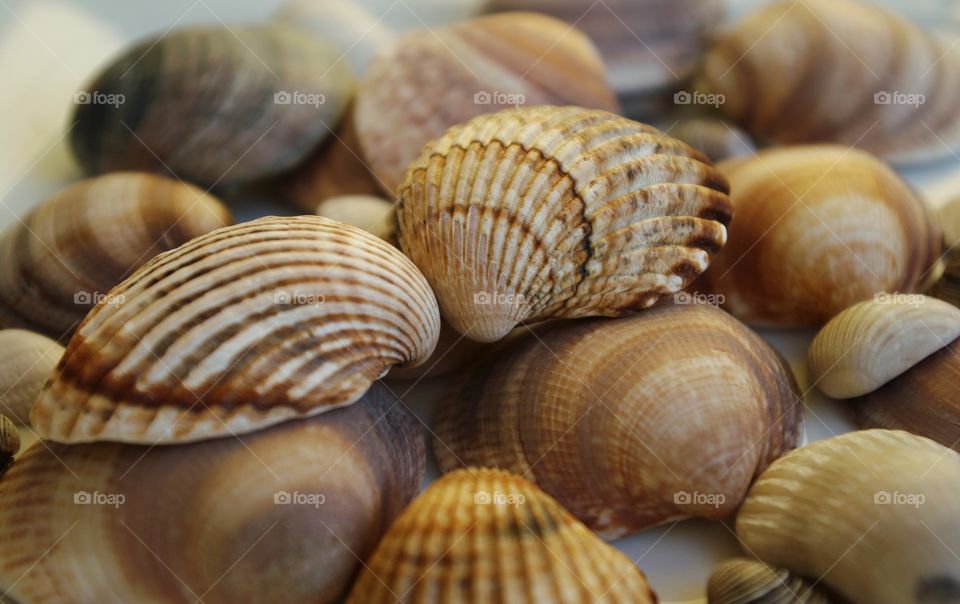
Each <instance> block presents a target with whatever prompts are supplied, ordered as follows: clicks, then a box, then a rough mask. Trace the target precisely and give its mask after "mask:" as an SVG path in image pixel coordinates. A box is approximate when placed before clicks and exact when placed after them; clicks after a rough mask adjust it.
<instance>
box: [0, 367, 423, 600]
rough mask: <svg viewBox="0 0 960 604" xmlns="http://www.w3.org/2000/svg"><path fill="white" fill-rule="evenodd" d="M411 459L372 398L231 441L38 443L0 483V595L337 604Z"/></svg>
mask: <svg viewBox="0 0 960 604" xmlns="http://www.w3.org/2000/svg"><path fill="white" fill-rule="evenodd" d="M425 457H426V455H425V451H424V447H423V441H422V435H421V433H420V429H419V424H418V423H417V420H416V419H415V418H414V417H413V415H412V414H411V413H409V412H408V411H407V410H406V409H405V408H404V406H403V405H402V404H398V403H397V402H396V399H395V398H394V397H392V396H390V395H389V394H388V393H387V392H386V391H385V388H384V387H382V386H380V385H379V384H378V385H375V386H374V388H373V389H371V390H370V392H369V393H368V394H366V395H365V396H364V397H363V398H362V399H361V400H360V401H359V402H358V403H357V404H355V405H352V406H350V407H348V408H345V409H338V410H335V411H332V412H330V413H325V414H323V415H321V416H318V417H313V418H307V419H301V420H296V421H291V422H287V423H284V424H281V425H279V426H274V427H272V428H269V429H266V430H262V431H259V432H256V433H254V434H249V435H244V437H243V439H242V440H241V439H239V438H224V439H218V440H214V441H208V442H204V443H197V444H191V445H182V446H176V447H149V448H148V447H145V446H134V445H123V444H115V443H94V444H87V445H74V446H67V445H58V444H53V443H51V444H47V445H41V444H36V445H35V446H34V447H33V448H32V449H30V450H29V451H28V452H27V453H25V454H24V455H23V456H22V457H21V458H20V459H18V460H17V461H16V462H15V463H14V465H13V468H12V469H11V470H10V472H8V473H7V475H6V476H5V477H4V479H3V481H2V482H0V515H2V517H3V522H2V523H0V586H2V588H3V589H4V591H5V593H8V594H9V595H11V596H13V597H14V598H16V599H17V600H18V601H20V602H32V603H34V604H84V603H88V602H168V603H171V604H194V603H195V602H198V601H201V600H202V601H203V602H207V603H209V604H214V603H227V602H263V603H271V602H275V603H278V604H279V603H287V602H336V601H338V598H339V597H340V596H341V595H342V594H343V592H344V591H345V590H346V589H347V588H348V586H349V584H350V581H351V579H352V578H353V576H354V574H355V573H356V570H357V569H358V567H360V565H361V562H360V560H362V559H363V558H364V557H365V556H367V555H368V554H369V553H370V551H372V549H373V547H374V546H375V545H376V543H377V541H378V540H379V538H380V536H381V535H382V534H383V532H384V531H385V530H386V529H387V527H388V526H390V524H391V522H392V521H393V519H394V518H395V517H396V516H397V515H398V514H399V512H400V510H402V509H403V508H404V506H406V504H407V503H408V502H409V501H410V500H411V499H412V498H413V496H414V495H415V494H416V492H417V489H418V488H419V484H420V481H421V479H422V476H423V471H424V465H425V461H426V459H425ZM7 590H9V591H7Z"/></svg>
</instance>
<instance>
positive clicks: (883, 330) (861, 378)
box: [809, 294, 960, 398]
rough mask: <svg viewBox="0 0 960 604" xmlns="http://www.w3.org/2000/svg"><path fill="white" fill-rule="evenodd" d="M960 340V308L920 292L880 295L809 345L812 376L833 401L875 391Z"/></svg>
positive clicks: (833, 323) (836, 321) (845, 313)
mask: <svg viewBox="0 0 960 604" xmlns="http://www.w3.org/2000/svg"><path fill="white" fill-rule="evenodd" d="M957 337H960V308H957V307H955V306H951V305H950V304H947V303H946V302H943V301H940V300H937V299H935V298H927V297H926V296H922V295H920V294H916V295H909V296H904V295H896V294H880V295H878V296H877V297H876V298H874V299H873V300H867V301H864V302H861V303H859V304H855V305H854V306H851V307H850V308H848V309H847V310H845V311H843V312H841V313H840V314H838V315H837V316H836V317H834V318H833V319H831V320H830V322H829V323H827V324H826V326H824V328H823V329H821V330H820V333H818V334H817V337H816V338H814V340H813V344H812V345H811V346H810V355H809V357H810V372H811V376H812V377H813V379H814V383H815V384H816V385H817V387H818V388H819V389H820V390H821V391H823V393H824V394H826V395H827V396H832V397H833V398H851V397H855V396H860V395H863V394H867V393H868V392H873V391H874V390H876V389H877V388H879V387H880V386H882V385H884V384H886V383H887V382H889V381H890V380H892V379H893V378H895V377H897V376H898V375H900V374H901V373H903V372H904V371H907V370H908V369H910V368H911V367H913V366H914V365H916V364H917V363H919V362H920V361H922V360H923V359H925V358H927V357H928V356H930V355H931V354H933V353H934V352H936V351H938V350H940V349H941V348H943V347H944V346H946V345H948V344H949V343H950V342H952V341H953V340H955V339H957Z"/></svg>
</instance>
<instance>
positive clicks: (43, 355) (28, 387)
mask: <svg viewBox="0 0 960 604" xmlns="http://www.w3.org/2000/svg"><path fill="white" fill-rule="evenodd" d="M62 355H63V346H61V345H59V344H57V343H56V342H54V341H53V340H51V339H50V338H46V337H44V336H41V335H39V334H35V333H33V332H30V331H24V330H22V329H3V330H0V407H2V409H0V411H2V413H3V414H4V415H6V416H8V417H9V418H10V419H12V420H13V421H14V423H16V424H19V425H21V426H26V425H29V424H30V405H32V404H33V401H34V399H36V398H37V395H38V394H40V389H41V388H43V385H44V383H45V382H46V381H47V379H48V378H49V377H50V375H51V374H53V371H54V369H55V368H56V366H57V362H58V361H59V360H60V357H61V356H62Z"/></svg>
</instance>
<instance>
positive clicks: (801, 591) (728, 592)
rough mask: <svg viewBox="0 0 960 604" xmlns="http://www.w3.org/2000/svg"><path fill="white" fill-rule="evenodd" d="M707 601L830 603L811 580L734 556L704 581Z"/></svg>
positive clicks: (714, 603)
mask: <svg viewBox="0 0 960 604" xmlns="http://www.w3.org/2000/svg"><path fill="white" fill-rule="evenodd" d="M707 602H708V604H830V599H829V598H828V597H827V595H826V594H824V593H822V592H821V591H820V590H818V589H817V588H815V587H813V586H812V582H811V581H807V580H806V579H804V578H803V577H798V576H796V575H793V574H791V573H790V572H789V571H786V570H782V569H776V568H770V567H769V566H767V565H766V564H764V563H763V562H758V561H757V560H748V559H746V558H736V559H734V560H727V561H726V562H724V563H722V564H720V565H719V566H718V567H717V569H716V570H715V571H714V572H713V574H712V575H711V576H710V581H709V583H708V584H707Z"/></svg>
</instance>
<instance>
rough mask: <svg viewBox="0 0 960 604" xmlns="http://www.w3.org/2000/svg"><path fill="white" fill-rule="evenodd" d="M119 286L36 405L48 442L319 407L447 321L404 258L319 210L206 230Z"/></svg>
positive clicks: (246, 424)
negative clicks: (112, 300)
mask: <svg viewBox="0 0 960 604" xmlns="http://www.w3.org/2000/svg"><path fill="white" fill-rule="evenodd" d="M111 295H112V296H113V297H115V298H117V299H118V300H120V302H119V303H117V304H114V305H107V304H103V303H101V304H99V305H98V306H97V307H96V308H94V309H93V311H91V313H90V314H89V315H88V316H87V318H86V319H85V320H84V322H83V323H82V324H81V325H80V327H79V328H78V329H77V333H76V334H74V336H73V339H72V340H71V341H70V344H69V345H68V347H67V352H66V353H65V355H64V357H63V360H62V361H61V363H60V366H59V367H58V370H57V373H56V374H54V376H53V378H51V381H50V382H49V383H48V384H47V386H46V387H45V388H44V390H43V391H42V392H41V394H40V397H39V398H38V399H37V401H36V402H35V403H34V406H33V409H32V411H31V415H30V420H31V423H32V424H33V427H34V429H35V430H36V431H37V433H38V434H40V435H41V437H43V438H48V439H51V440H55V441H58V442H66V443H76V442H89V441H94V440H115V441H121V442H132V443H146V444H156V443H173V442H184V441H195V440H200V439H205V438H213V437H218V436H226V435H230V434H242V433H246V432H250V431H253V430H258V429H261V428H263V427H265V426H269V425H272V424H275V423H278V422H281V421H284V420H288V419H292V418H297V417H303V416H306V415H313V414H317V413H322V412H324V411H329V410H330V409H333V408H336V407H341V406H344V405H348V404H350V403H352V402H354V401H356V400H357V399H358V398H359V397H360V396H361V395H362V394H363V393H364V391H366V390H367V388H369V387H370V384H371V383H372V382H373V381H374V380H376V379H378V378H380V377H381V376H382V375H383V374H385V373H386V372H387V370H388V369H389V368H390V367H391V366H392V365H395V364H400V365H402V364H417V363H420V362H423V361H425V360H426V359H427V358H428V357H429V356H430V354H431V353H432V352H433V348H434V346H435V345H436V342H437V332H438V331H439V329H440V325H439V324H440V317H439V313H438V310H437V304H436V300H435V299H434V297H433V293H432V292H431V291H430V287H429V286H428V285H427V282H426V280H425V279H424V278H423V275H421V274H420V272H419V271H418V270H417V268H416V267H415V266H414V265H413V264H412V263H411V262H410V261H409V260H407V258H406V257H405V256H403V254H401V253H400V252H399V251H398V250H397V249H396V248H394V247H392V246H390V245H389V244H387V243H386V242H384V241H383V240H381V239H378V238H376V237H374V236H373V235H370V234H369V233H366V232H364V231H361V230H360V229H357V228H355V227H351V226H348V225H345V224H340V223H338V222H333V221H331V220H327V219H325V218H321V217H318V216H299V217H294V218H273V217H271V218H263V219H260V220H255V221H253V222H248V223H244V224H240V225H237V226H235V227H227V228H223V229H219V230H217V231H214V232H212V233H210V234H208V235H204V236H202V237H198V238H196V239H194V240H193V241H191V242H189V243H187V244H185V245H183V246H181V247H179V248H177V249H176V250H173V251H170V252H167V253H165V254H161V255H160V256H157V257H156V258H154V259H153V260H152V261H151V262H150V263H149V264H147V265H146V266H144V267H143V268H141V269H140V270H139V271H137V273H135V274H134V275H133V276H132V277H130V278H129V279H127V280H126V281H124V282H123V283H121V284H120V285H119V286H118V287H117V288H115V289H114V290H113V291H112V292H111Z"/></svg>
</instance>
